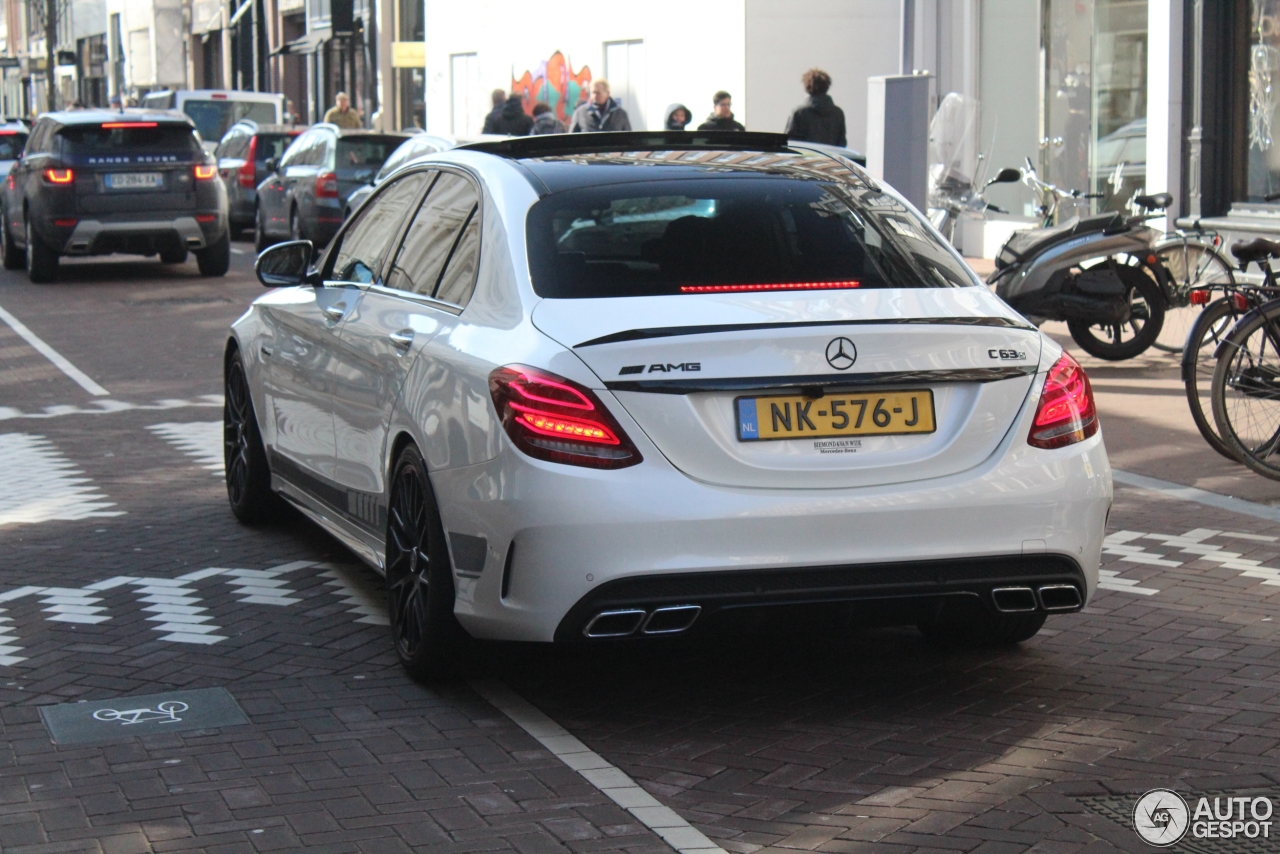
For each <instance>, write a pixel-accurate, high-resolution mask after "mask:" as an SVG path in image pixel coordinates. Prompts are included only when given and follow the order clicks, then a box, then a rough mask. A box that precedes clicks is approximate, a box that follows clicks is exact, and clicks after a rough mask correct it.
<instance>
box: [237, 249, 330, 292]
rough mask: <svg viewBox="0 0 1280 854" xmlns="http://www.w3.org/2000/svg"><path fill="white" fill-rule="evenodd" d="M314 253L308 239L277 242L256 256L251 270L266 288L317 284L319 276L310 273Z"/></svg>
mask: <svg viewBox="0 0 1280 854" xmlns="http://www.w3.org/2000/svg"><path fill="white" fill-rule="evenodd" d="M315 255H316V248H315V246H313V245H312V244H311V241H310V240H291V241H289V242H288V243H277V244H276V245H275V246H272V247H271V248H270V249H267V250H265V251H263V253H262V254H261V255H259V256H258V260H257V261H256V262H254V265H253V271H254V272H255V273H257V274H258V281H260V282H262V284H263V285H265V286H266V287H268V288H288V287H292V286H294V285H317V284H319V283H320V277H319V276H317V275H313V274H312V273H311V262H312V261H314V260H315Z"/></svg>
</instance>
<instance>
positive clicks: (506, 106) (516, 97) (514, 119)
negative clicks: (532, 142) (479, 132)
mask: <svg viewBox="0 0 1280 854" xmlns="http://www.w3.org/2000/svg"><path fill="white" fill-rule="evenodd" d="M494 94H497V93H496V92H495V93H494ZM531 130H533V119H532V118H530V117H529V114H528V113H526V112H525V111H524V99H523V98H522V97H520V93H519V92H512V93H511V95H510V97H508V98H507V100H505V101H503V102H502V107H501V108H499V109H498V110H497V116H496V117H495V116H494V114H493V113H490V114H489V116H488V118H486V119H485V120H484V132H485V133H497V134H502V135H504V136H528V135H529V131H531Z"/></svg>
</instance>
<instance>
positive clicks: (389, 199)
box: [325, 172, 430, 285]
mask: <svg viewBox="0 0 1280 854" xmlns="http://www.w3.org/2000/svg"><path fill="white" fill-rule="evenodd" d="M429 177H430V176H429V175H428V173H425V172H415V173H414V174H412V175H406V176H404V177H403V178H400V179H398V180H396V181H395V182H394V183H391V184H389V185H387V186H386V188H384V189H383V190H382V191H381V192H379V193H378V195H377V196H375V197H374V198H373V199H372V200H371V201H370V202H369V204H367V205H365V206H364V208H363V209H362V210H361V211H360V215H359V217H357V218H356V220H355V221H354V222H352V223H351V225H350V226H349V227H348V228H347V229H346V230H345V231H343V233H342V236H341V237H340V238H339V240H340V243H339V244H338V246H337V247H336V248H335V251H334V252H333V266H332V268H331V269H332V271H333V272H332V274H331V275H328V276H326V277H325V278H326V279H330V280H332V281H339V282H360V283H361V284H366V285H368V284H373V283H374V281H375V279H376V278H377V275H378V269H379V268H380V267H381V265H382V260H383V258H384V257H385V255H386V251H387V246H388V245H389V244H390V243H391V239H392V238H393V237H395V236H396V232H398V231H399V230H400V224H401V223H403V222H404V218H405V217H406V216H408V215H409V211H410V210H412V209H413V203H414V202H415V201H417V199H418V195H419V193H421V191H422V188H423V187H424V186H425V185H426V182H427V180H428V178H429Z"/></svg>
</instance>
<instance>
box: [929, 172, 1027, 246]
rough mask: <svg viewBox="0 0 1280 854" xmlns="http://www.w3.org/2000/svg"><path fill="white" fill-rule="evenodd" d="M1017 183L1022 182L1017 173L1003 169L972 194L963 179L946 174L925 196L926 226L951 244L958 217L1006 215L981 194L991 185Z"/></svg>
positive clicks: (1002, 209) (972, 191)
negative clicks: (972, 214) (989, 213)
mask: <svg viewBox="0 0 1280 854" xmlns="http://www.w3.org/2000/svg"><path fill="white" fill-rule="evenodd" d="M1020 180H1022V173H1021V172H1019V171H1018V170H1017V169H1010V168H1007V167H1006V168H1004V169H1001V170H1000V172H999V173H998V174H997V175H996V176H995V177H994V178H992V179H991V180H990V181H987V182H986V183H985V184H983V185H982V189H980V190H978V191H977V192H974V189H973V185H972V184H970V183H969V181H968V180H967V179H965V178H963V177H962V176H960V177H957V176H956V175H954V174H952V173H948V174H946V175H944V176H943V178H942V180H941V181H939V182H938V183H937V185H936V186H935V187H934V188H933V190H932V192H931V193H930V194H929V222H931V223H933V227H934V228H936V229H938V233H939V234H941V235H942V236H943V237H945V238H946V239H947V241H948V242H950V243H952V244H954V243H955V242H956V241H955V232H956V223H958V222H959V221H960V215H961V214H963V213H965V212H966V211H969V212H971V213H979V214H985V213H986V212H987V211H992V212H994V213H1002V214H1003V213H1008V211H1007V210H1005V209H1004V208H1000V207H996V206H995V205H993V204H991V203H990V202H988V201H987V200H986V198H985V197H984V196H983V195H982V194H983V193H984V192H986V189H987V187H990V186H991V185H992V184H1008V183H1011V182H1015V181H1020Z"/></svg>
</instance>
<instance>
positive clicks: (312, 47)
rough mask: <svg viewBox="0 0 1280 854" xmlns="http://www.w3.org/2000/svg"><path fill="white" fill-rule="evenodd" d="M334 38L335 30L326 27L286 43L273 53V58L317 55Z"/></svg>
mask: <svg viewBox="0 0 1280 854" xmlns="http://www.w3.org/2000/svg"><path fill="white" fill-rule="evenodd" d="M332 38H333V30H331V29H329V28H328V27H325V28H323V29H319V30H312V31H311V32H309V33H307V34H306V35H305V36H303V37H302V38H300V39H295V40H294V41H291V42H285V43H284V44H282V45H280V48H279V49H278V50H274V51H272V55H273V56H284V55H290V56H301V55H303V54H308V53H315V52H316V51H318V50H320V48H321V47H323V46H324V43H325V42H327V41H329V40H330V39H332Z"/></svg>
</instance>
